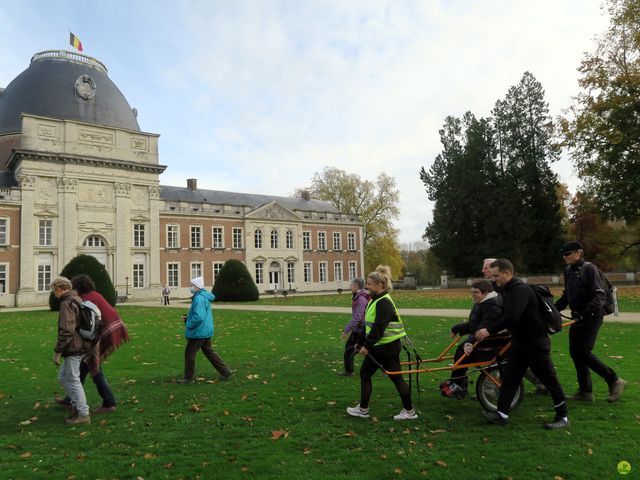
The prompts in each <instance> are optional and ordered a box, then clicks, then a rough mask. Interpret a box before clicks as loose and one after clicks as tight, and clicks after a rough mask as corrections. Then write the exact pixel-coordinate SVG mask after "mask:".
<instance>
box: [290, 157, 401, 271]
mask: <svg viewBox="0 0 640 480" xmlns="http://www.w3.org/2000/svg"><path fill="white" fill-rule="evenodd" d="M303 190H307V191H308V192H309V194H310V196H311V197H313V198H317V199H320V200H324V201H326V202H329V203H331V204H332V205H333V206H334V207H335V208H336V209H337V210H339V211H340V212H342V213H347V214H352V215H357V216H358V217H359V218H360V220H361V221H362V223H363V225H364V226H363V244H364V253H365V271H367V272H371V271H373V270H374V269H375V267H376V266H377V265H379V264H381V263H383V264H385V265H389V266H390V267H391V271H392V273H393V274H394V275H400V272H401V270H402V268H403V262H402V257H401V256H400V250H399V247H398V241H397V236H398V232H397V230H396V229H395V228H393V220H394V219H396V218H398V214H399V209H398V201H399V199H400V192H399V191H398V188H397V186H396V181H395V179H394V178H393V177H391V176H389V175H387V174H386V173H380V174H379V175H378V177H377V178H376V181H375V182H372V181H369V180H362V179H361V178H360V176H359V175H356V174H348V173H347V172H345V171H344V170H340V169H338V168H334V167H327V168H325V169H324V170H323V171H322V172H316V173H315V174H314V176H313V178H312V180H311V187H309V188H306V189H298V190H297V191H296V193H295V194H294V195H296V196H300V192H302V191H303Z"/></svg>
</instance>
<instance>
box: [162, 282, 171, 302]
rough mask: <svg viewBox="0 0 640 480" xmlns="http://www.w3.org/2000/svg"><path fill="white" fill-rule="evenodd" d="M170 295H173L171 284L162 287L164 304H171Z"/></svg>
mask: <svg viewBox="0 0 640 480" xmlns="http://www.w3.org/2000/svg"><path fill="white" fill-rule="evenodd" d="M169 295H171V289H170V288H169V285H165V286H163V287H162V303H163V305H169Z"/></svg>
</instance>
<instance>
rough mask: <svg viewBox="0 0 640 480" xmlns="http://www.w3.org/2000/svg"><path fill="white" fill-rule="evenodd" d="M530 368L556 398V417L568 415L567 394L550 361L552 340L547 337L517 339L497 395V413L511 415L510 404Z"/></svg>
mask: <svg viewBox="0 0 640 480" xmlns="http://www.w3.org/2000/svg"><path fill="white" fill-rule="evenodd" d="M527 368H530V369H531V371H532V372H533V373H534V374H535V376H536V377H538V379H539V380H540V382H542V384H543V385H544V386H545V387H546V388H547V390H548V391H549V393H550V394H551V398H552V399H553V408H554V409H555V411H556V416H558V417H566V416H567V404H566V402H565V399H564V398H565V397H564V391H563V390H562V385H560V381H559V380H558V375H557V373H556V368H555V366H554V365H553V360H551V341H550V340H549V338H548V337H541V338H537V339H531V340H530V341H529V342H527V343H523V342H519V341H516V340H514V341H513V343H512V344H511V348H510V349H509V352H508V353H507V364H506V365H505V366H504V367H503V369H502V387H500V394H499V395H498V411H500V412H502V413H504V414H508V413H509V411H510V410H511V401H512V400H513V397H514V396H515V394H516V391H517V390H518V387H519V386H520V383H521V382H522V379H523V377H524V374H525V372H526V371H527Z"/></svg>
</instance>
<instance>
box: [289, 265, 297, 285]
mask: <svg viewBox="0 0 640 480" xmlns="http://www.w3.org/2000/svg"><path fill="white" fill-rule="evenodd" d="M295 272H296V264H295V263H293V262H287V283H289V285H291V284H292V283H295V281H296V277H295Z"/></svg>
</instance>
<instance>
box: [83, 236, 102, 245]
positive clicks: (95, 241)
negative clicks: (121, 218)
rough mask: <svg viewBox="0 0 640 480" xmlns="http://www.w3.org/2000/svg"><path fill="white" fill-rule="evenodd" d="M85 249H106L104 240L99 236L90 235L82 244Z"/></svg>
mask: <svg viewBox="0 0 640 480" xmlns="http://www.w3.org/2000/svg"><path fill="white" fill-rule="evenodd" d="M82 246H83V247H104V246H105V244H104V240H103V239H102V237H99V236H98V235H89V236H88V237H87V238H85V239H84V242H83V243H82Z"/></svg>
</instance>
